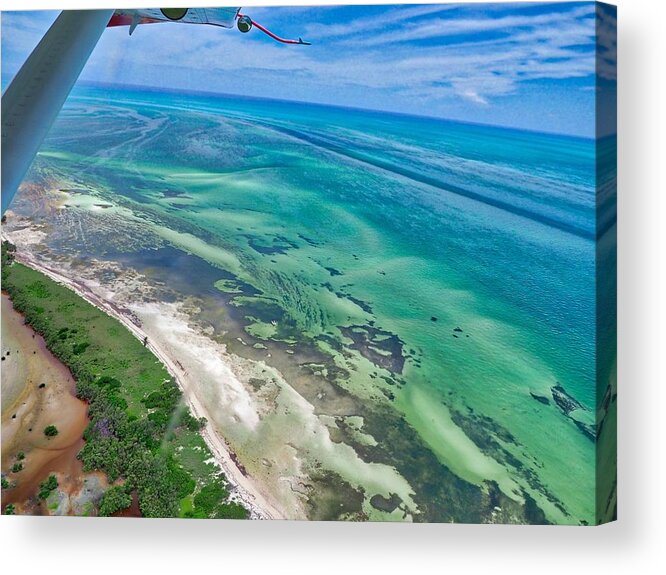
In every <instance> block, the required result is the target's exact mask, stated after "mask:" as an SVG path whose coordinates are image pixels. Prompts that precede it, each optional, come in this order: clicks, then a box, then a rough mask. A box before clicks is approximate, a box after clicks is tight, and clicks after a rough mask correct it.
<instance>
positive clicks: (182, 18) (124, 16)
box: [109, 8, 240, 34]
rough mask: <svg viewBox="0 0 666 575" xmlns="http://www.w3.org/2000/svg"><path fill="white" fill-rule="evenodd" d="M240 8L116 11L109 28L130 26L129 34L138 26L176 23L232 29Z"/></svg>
mask: <svg viewBox="0 0 666 575" xmlns="http://www.w3.org/2000/svg"><path fill="white" fill-rule="evenodd" d="M239 11H240V8H145V9H141V10H116V11H115V13H114V15H113V18H111V21H110V22H109V26H110V27H111V26H130V34H131V33H132V32H133V31H134V28H136V26H137V25H138V24H152V23H156V22H178V23H181V24H210V25H211V26H220V27H222V28H233V27H234V23H235V21H236V17H237V15H238V12H239Z"/></svg>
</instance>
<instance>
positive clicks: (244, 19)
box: [236, 16, 252, 33]
mask: <svg viewBox="0 0 666 575" xmlns="http://www.w3.org/2000/svg"><path fill="white" fill-rule="evenodd" d="M236 26H238V29H239V30H240V31H241V32H243V33H247V32H249V31H250V30H252V19H251V18H250V17H249V16H239V17H238V20H237V21H236Z"/></svg>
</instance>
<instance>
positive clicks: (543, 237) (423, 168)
mask: <svg viewBox="0 0 666 575" xmlns="http://www.w3.org/2000/svg"><path fill="white" fill-rule="evenodd" d="M34 174H39V175H40V176H41V177H46V176H45V174H46V175H48V177H50V178H55V179H56V180H59V181H67V182H69V186H70V187H74V186H77V185H78V186H83V187H85V188H86V190H88V192H89V193H93V192H91V190H93V191H94V195H95V197H97V198H101V199H103V200H105V201H108V202H110V203H113V204H114V205H120V206H123V207H127V208H129V209H131V210H132V212H133V214H134V215H135V216H137V217H138V218H139V220H140V221H142V222H150V223H151V225H152V224H154V225H155V226H158V227H160V228H161V229H162V232H160V234H161V237H162V238H167V239H168V243H169V245H170V246H171V248H175V249H176V250H178V251H179V252H183V253H187V254H190V255H191V256H193V257H195V256H196V257H199V258H201V259H202V261H205V262H206V265H208V266H211V267H212V269H213V270H220V271H224V272H225V273H229V274H232V275H231V276H229V277H233V278H235V280H234V281H236V280H238V281H242V282H245V283H246V284H247V285H251V286H252V287H253V289H254V290H256V291H255V293H256V292H260V293H261V294H262V295H261V296H260V298H259V300H257V299H254V300H253V297H252V296H248V298H247V299H246V300H243V299H242V298H239V299H238V300H237V301H236V303H237V304H239V305H240V307H241V308H242V307H243V305H242V304H247V306H248V310H249V309H251V308H252V306H255V308H256V307H257V306H258V305H259V304H261V305H264V304H266V303H267V302H269V303H270V305H271V306H277V308H279V310H281V311H280V313H284V314H285V317H287V318H288V322H287V323H288V325H289V326H290V331H289V334H288V337H287V336H286V335H285V334H284V333H274V332H275V330H271V329H270V328H269V327H268V326H270V323H269V322H268V321H267V320H266V318H261V317H258V313H257V312H256V309H255V310H254V312H252V313H250V312H249V311H248V312H247V314H246V316H245V318H246V319H247V317H252V318H254V319H252V323H251V325H249V326H245V330H246V333H247V334H248V335H249V336H253V337H256V338H257V340H262V341H268V340H274V341H276V342H282V343H285V342H292V343H293V341H294V339H299V338H301V339H302V340H303V341H307V342H310V343H311V344H312V345H314V346H318V349H319V350H320V351H322V352H325V353H327V354H330V356H331V357H332V358H333V359H332V361H336V362H337V365H339V366H340V365H342V363H343V362H345V363H344V365H345V370H346V372H345V374H344V375H340V374H338V375H337V376H336V377H337V379H336V381H335V384H336V385H338V386H339V387H340V388H341V389H344V390H345V391H346V392H347V393H350V394H351V396H353V397H355V398H356V400H357V401H358V402H359V405H361V404H364V405H365V409H372V408H371V407H370V406H369V404H372V403H373V402H379V401H380V400H377V399H373V398H374V397H375V396H374V395H373V389H376V390H379V391H381V393H382V394H383V397H385V398H387V399H386V402H387V404H388V405H389V406H390V410H391V412H392V413H395V414H396V417H399V418H400V420H403V418H404V421H405V422H406V423H407V425H408V426H409V428H410V430H412V431H413V432H414V433H415V435H416V437H417V438H418V439H417V440H415V441H416V442H417V443H418V446H417V445H416V443H414V447H413V449H414V453H416V452H417V451H418V450H423V449H425V450H427V451H429V452H430V455H433V454H434V456H435V457H436V460H437V461H438V462H439V463H440V464H441V465H442V466H443V467H445V468H446V469H448V470H450V471H452V472H453V473H454V474H455V475H457V476H459V477H460V478H462V479H463V480H465V481H466V482H469V483H470V484H471V485H476V486H480V487H481V488H482V489H483V485H486V483H484V481H489V480H492V481H496V482H497V483H498V484H499V485H500V488H501V489H502V491H503V492H504V493H505V494H506V495H509V496H511V492H512V491H513V496H514V497H516V496H517V494H518V498H520V496H519V493H523V494H529V496H530V497H532V498H534V499H535V500H536V502H537V505H538V506H539V507H540V508H541V509H543V510H544V512H545V514H546V517H547V519H548V520H550V521H554V522H562V523H578V522H579V521H588V522H592V521H594V439H593V436H594V415H593V413H594V409H595V401H596V398H595V378H596V371H595V361H596V356H595V329H596V327H595V314H594V308H595V281H594V276H595V265H596V261H595V237H596V234H597V215H596V211H595V210H596V206H595V178H596V175H595V142H594V141H593V140H585V139H578V138H571V137H565V136H557V135H550V134H539V133H531V132H522V131H516V130H508V129H501V128H494V127H487V126H480V125H471V124H461V123H454V122H447V121H441V120H433V119H429V118H419V117H411V116H403V115H396V114H386V113H378V112H370V111H364V110H350V109H342V108H332V107H324V106H315V105H308V104H301V103H291V102H279V101H269V100H257V99H247V98H239V97H231V96H229V97H226V96H218V95H216V96H213V95H207V94H183V93H166V92H156V91H147V90H146V91H139V90H126V89H121V88H110V87H79V88H77V90H76V92H75V94H74V95H73V97H71V98H70V100H69V102H68V104H67V106H66V108H65V110H64V111H63V113H62V114H61V116H60V118H59V120H58V122H57V124H56V126H55V128H54V130H53V132H52V133H51V135H50V136H49V138H48V140H47V142H46V143H45V145H44V147H43V150H42V153H41V156H40V158H39V160H38V163H37V167H36V168H35V171H34ZM34 177H37V176H36V175H35V176H34ZM19 206H20V203H19ZM19 209H20V208H19ZM33 217H35V218H37V217H38V216H34V214H33ZM39 217H43V218H45V219H48V218H52V217H53V216H45V215H42V216H39ZM600 222H606V224H604V225H612V215H606V214H603V215H602V217H601V218H600ZM165 229H168V230H171V231H172V232H179V235H178V237H177V238H176V237H175V236H173V235H171V236H169V234H168V233H167V232H165V231H164V230H165ZM183 234H186V235H183ZM127 240H128V238H125V241H123V242H121V241H119V240H118V241H114V240H111V241H110V240H109V235H108V232H106V233H105V234H104V237H103V239H102V236H101V235H100V237H99V238H97V239H96V238H95V232H94V230H87V231H86V234H85V238H84V237H83V236H81V237H78V236H77V239H76V240H72V238H71V237H69V238H67V237H61V238H58V237H54V239H53V242H52V247H53V249H59V250H60V251H61V252H62V253H73V252H76V253H77V255H79V256H81V255H82V254H83V255H85V253H86V252H88V253H94V254H95V255H96V256H98V257H108V258H119V257H120V254H121V253H122V254H124V255H123V258H124V259H125V261H127V258H128V255H127V254H128V253H129V254H130V255H131V254H132V253H134V254H135V255H136V254H141V253H145V251H142V250H145V249H147V248H150V246H149V245H147V244H146V242H144V243H142V242H141V241H140V240H139V239H138V238H135V240H136V241H129V242H128V241H127ZM121 244H122V247H119V246H120V245H121ZM130 259H131V258H130ZM138 259H139V258H138V256H137V258H135V260H138ZM135 263H136V262H135ZM136 265H137V266H139V264H138V263H137V264H136ZM152 265H153V266H154V267H155V266H157V267H159V266H160V265H162V266H163V267H164V268H165V269H167V267H168V268H169V270H170V271H169V273H172V274H176V273H179V272H178V270H177V269H175V267H174V266H173V265H171V264H169V265H167V263H166V262H163V263H162V264H160V263H159V262H158V263H155V262H153V264H152ZM139 267H140V266H139ZM202 277H203V276H202ZM214 277H215V275H214V273H213V275H212V276H211V278H210V281H208V280H206V282H201V285H200V284H199V282H193V284H192V285H193V286H195V287H192V289H193V290H195V291H197V290H198V292H200V293H204V292H205V293H211V290H212V292H215V291H219V289H220V288H221V287H222V291H223V292H224V286H220V284H215V282H213V281H212V279H213V278H214ZM225 277H227V276H225ZM174 282H175V278H174ZM203 284H205V285H203ZM216 285H217V288H216V287H215V286H216ZM227 287H228V286H227ZM188 289H189V288H188ZM221 305H222V304H221ZM240 315H241V316H242V314H240ZM350 330H351V331H350ZM359 334H360V335H359ZM331 342H334V343H331ZM335 342H337V344H336V343H335ZM294 361H295V360H294ZM557 385H559V386H561V387H560V388H559V389H563V390H564V395H561V394H559V395H558V392H557V391H555V392H554V391H553V390H552V388H553V387H556V386H557ZM556 396H557V397H556ZM562 397H565V398H566V399H565V400H562ZM558 398H559V399H560V401H559V402H558ZM382 401H383V400H382ZM567 402H569V403H568V404H567ZM567 405H568V407H567ZM576 422H577V423H576ZM454 423H455V425H454ZM463 431H464V434H465V435H461V434H462V432H463ZM410 437H411V436H410ZM375 438H376V439H377V440H378V441H379V442H380V444H381V443H382V438H381V437H378V436H377V434H375ZM409 451H410V447H409V445H407V447H403V448H401V450H400V451H397V448H395V449H393V448H392V447H390V446H386V454H385V455H383V456H382V457H385V459H386V458H387V459H388V460H389V461H391V462H392V463H393V464H394V465H395V466H396V468H397V469H399V470H402V469H403V467H402V466H404V467H407V466H408V465H418V464H414V463H413V462H411V463H409V464H408V463H407V462H408V459H409ZM419 452H420V451H419ZM481 454H483V456H481ZM368 457H372V455H368ZM377 457H379V456H377ZM423 461H426V459H424V460H423ZM427 461H432V459H427ZM429 465H430V464H429ZM428 474H429V471H428V470H426V469H423V470H420V472H419V473H415V474H414V476H413V477H410V483H411V485H412V488H414V490H415V491H417V492H418V491H419V489H420V486H419V485H418V482H419V481H420V479H419V478H420V477H425V476H427V475H428ZM429 481H431V482H432V480H431V479H429ZM424 485H426V483H425V479H424ZM428 485H430V483H429V484H428ZM423 489H424V495H423V497H424V499H427V497H428V494H429V493H431V491H430V489H431V488H430V487H428V488H427V489H426V488H425V487H424V488H423ZM472 505H473V504H472V503H471V501H470V506H472ZM463 507H464V502H463ZM438 512H439V511H438V510H434V511H433V510H431V513H430V515H429V516H428V517H429V518H430V519H433V520H437V518H438V517H444V515H437V513H438ZM442 513H443V511H442ZM455 518H456V517H454V519H455Z"/></svg>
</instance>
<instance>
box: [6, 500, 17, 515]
mask: <svg viewBox="0 0 666 575" xmlns="http://www.w3.org/2000/svg"><path fill="white" fill-rule="evenodd" d="M5 515H16V507H14V504H13V503H9V504H7V505H5Z"/></svg>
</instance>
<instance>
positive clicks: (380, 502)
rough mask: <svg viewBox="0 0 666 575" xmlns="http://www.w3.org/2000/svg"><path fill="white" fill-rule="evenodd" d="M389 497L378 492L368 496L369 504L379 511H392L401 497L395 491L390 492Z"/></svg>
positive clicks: (398, 503) (400, 501)
mask: <svg viewBox="0 0 666 575" xmlns="http://www.w3.org/2000/svg"><path fill="white" fill-rule="evenodd" d="M389 495H390V497H384V496H383V495H380V494H379V493H378V494H377V495H373V496H372V497H371V498H370V505H372V506H373V507H374V508H375V509H378V510H379V511H384V512H385V513H393V512H394V511H395V510H396V509H397V508H398V506H399V505H400V504H401V503H402V499H400V497H399V496H398V495H397V494H396V493H390V494H389Z"/></svg>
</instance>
